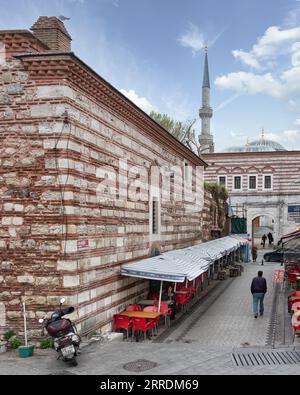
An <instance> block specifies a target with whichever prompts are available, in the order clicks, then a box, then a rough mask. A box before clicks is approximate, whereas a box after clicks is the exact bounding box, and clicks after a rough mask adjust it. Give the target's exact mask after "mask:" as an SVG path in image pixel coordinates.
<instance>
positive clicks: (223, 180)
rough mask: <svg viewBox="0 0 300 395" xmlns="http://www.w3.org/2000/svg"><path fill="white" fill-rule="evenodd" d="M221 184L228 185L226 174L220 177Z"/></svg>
mask: <svg viewBox="0 0 300 395" xmlns="http://www.w3.org/2000/svg"><path fill="white" fill-rule="evenodd" d="M219 185H222V186H223V187H226V176H220V177H219Z"/></svg>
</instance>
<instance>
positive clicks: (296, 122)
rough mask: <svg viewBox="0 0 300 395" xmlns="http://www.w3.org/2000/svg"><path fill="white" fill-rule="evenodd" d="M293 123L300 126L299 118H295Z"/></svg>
mask: <svg viewBox="0 0 300 395" xmlns="http://www.w3.org/2000/svg"><path fill="white" fill-rule="evenodd" d="M295 125H297V126H300V118H298V119H296V121H295Z"/></svg>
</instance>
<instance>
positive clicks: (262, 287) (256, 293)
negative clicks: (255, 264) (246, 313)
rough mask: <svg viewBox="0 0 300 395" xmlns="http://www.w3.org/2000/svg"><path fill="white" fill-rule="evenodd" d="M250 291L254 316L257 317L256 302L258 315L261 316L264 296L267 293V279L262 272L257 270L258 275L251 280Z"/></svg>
mask: <svg viewBox="0 0 300 395" xmlns="http://www.w3.org/2000/svg"><path fill="white" fill-rule="evenodd" d="M251 293H252V295H253V313H254V318H257V317H258V303H259V312H260V315H261V316H262V315H263V314H264V298H265V295H266V293H267V281H266V279H265V278H264V277H263V272H258V276H257V277H255V278H254V279H253V280H252V284H251Z"/></svg>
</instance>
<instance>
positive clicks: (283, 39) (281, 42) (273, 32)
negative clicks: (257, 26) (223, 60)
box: [232, 26, 300, 70]
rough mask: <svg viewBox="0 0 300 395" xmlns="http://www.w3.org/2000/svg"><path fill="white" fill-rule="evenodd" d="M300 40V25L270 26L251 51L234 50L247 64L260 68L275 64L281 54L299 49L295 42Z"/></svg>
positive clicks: (234, 53) (237, 56)
mask: <svg viewBox="0 0 300 395" xmlns="http://www.w3.org/2000/svg"><path fill="white" fill-rule="evenodd" d="M298 40H300V26H298V27H293V28H290V29H281V28H280V27H278V26H270V27H269V28H268V29H267V30H266V31H265V33H264V34H263V36H262V37H260V38H258V40H257V43H256V44H255V45H253V47H252V49H251V51H250V52H246V51H243V50H234V51H232V54H233V56H234V57H235V58H236V59H238V60H240V61H241V62H242V63H244V64H245V65H247V66H250V67H252V68H254V69H257V70H260V69H263V68H269V67H272V66H274V64H275V63H274V60H275V59H276V58H277V57H278V56H279V55H281V54H285V53H289V52H293V51H297V50H298V49H299V48H298V47H295V46H294V44H295V42H297V41H298Z"/></svg>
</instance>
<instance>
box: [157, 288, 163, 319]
mask: <svg viewBox="0 0 300 395" xmlns="http://www.w3.org/2000/svg"><path fill="white" fill-rule="evenodd" d="M162 288H163V281H161V282H160V291H159V303H158V311H159V312H160V307H161V295H162Z"/></svg>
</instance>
